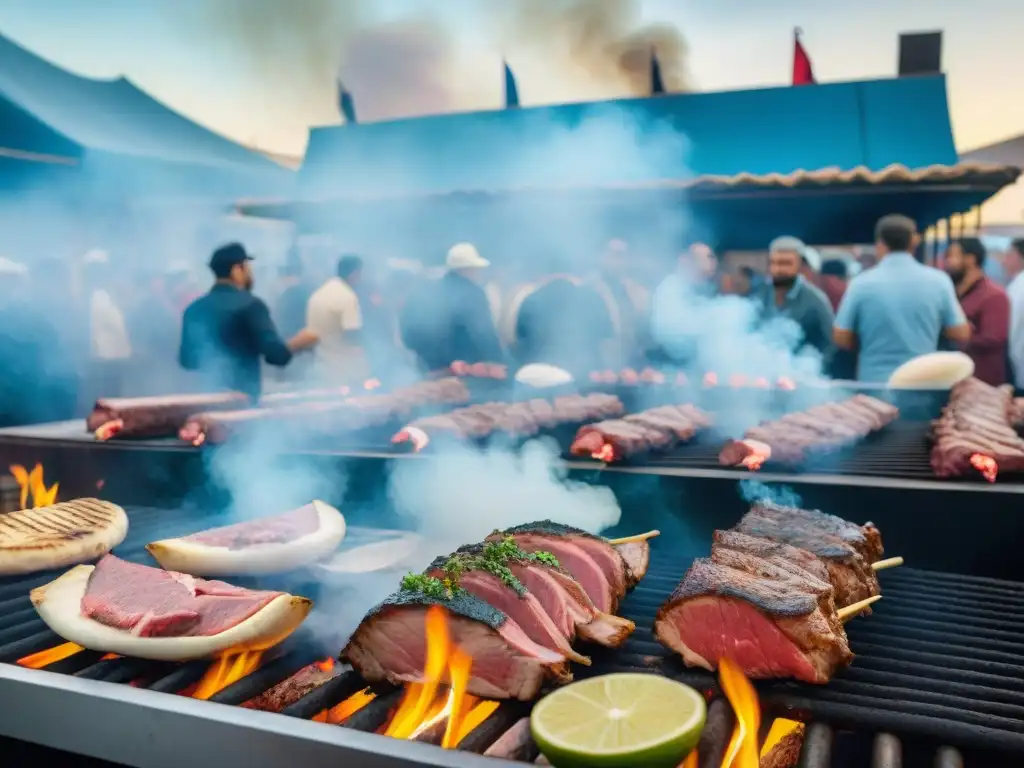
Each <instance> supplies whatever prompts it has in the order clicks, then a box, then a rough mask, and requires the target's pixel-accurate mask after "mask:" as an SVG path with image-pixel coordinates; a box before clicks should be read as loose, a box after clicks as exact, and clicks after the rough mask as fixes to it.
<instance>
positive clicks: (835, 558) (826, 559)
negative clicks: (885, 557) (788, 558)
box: [736, 506, 880, 607]
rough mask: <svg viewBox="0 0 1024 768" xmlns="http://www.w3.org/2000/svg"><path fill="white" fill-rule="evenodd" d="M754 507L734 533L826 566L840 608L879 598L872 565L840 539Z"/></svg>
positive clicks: (799, 522) (788, 517) (878, 589)
mask: <svg viewBox="0 0 1024 768" xmlns="http://www.w3.org/2000/svg"><path fill="white" fill-rule="evenodd" d="M766 509H767V508H765V507H763V506H762V507H755V508H754V509H752V510H751V511H750V512H748V513H747V514H746V515H744V516H743V519H742V520H740V522H739V524H738V525H737V526H736V530H737V531H738V532H740V533H745V534H747V535H749V536H759V537H761V538H765V539H771V540H773V541H779V542H782V543H785V544H789V545H791V546H793V547H799V548H800V549H805V550H807V551H808V552H811V553H813V554H814V555H817V556H818V557H819V558H820V559H821V561H822V562H823V563H824V564H825V567H826V569H827V570H828V574H829V581H830V582H831V583H832V587H833V589H835V600H836V604H837V605H838V606H840V607H843V606H847V605H851V604H852V603H855V602H857V601H859V600H864V599H866V598H868V597H872V596H874V595H877V594H880V588H879V586H878V576H877V574H876V573H875V572H874V571H873V570H872V568H871V564H870V563H869V562H868V561H867V560H865V559H864V558H863V557H862V556H861V554H860V553H859V552H858V551H857V549H856V548H855V547H853V546H852V545H851V544H850V543H848V542H846V541H844V540H843V538H842V537H841V536H838V535H836V534H835V533H832V532H829V531H827V530H822V529H820V528H817V527H815V526H814V525H811V524H808V522H807V521H806V520H801V519H800V518H798V517H790V516H786V515H779V514H775V513H774V511H768V513H767V514H762V512H763V511H765V510H766Z"/></svg>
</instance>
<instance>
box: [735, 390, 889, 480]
mask: <svg viewBox="0 0 1024 768" xmlns="http://www.w3.org/2000/svg"><path fill="white" fill-rule="evenodd" d="M898 417H899V410H898V409H897V408H896V407H895V406H892V405H889V404H888V403H885V402H882V401H881V400H878V399H876V398H873V397H869V396H867V395H854V396H853V397H851V398H849V399H848V400H844V401H842V402H839V403H825V404H823V405H816V406H814V407H813V408H809V409H807V410H806V411H801V412H797V413H790V414H787V415H786V416H783V417H781V418H780V419H777V420H775V421H770V422H765V423H763V424H759V425H758V426H756V427H751V428H750V429H748V430H747V431H746V432H745V433H744V435H743V438H742V439H739V440H730V441H729V442H727V443H726V444H725V446H723V448H722V451H721V453H720V454H719V456H718V461H719V463H720V464H722V465H724V466H730V467H735V466H745V467H747V468H748V469H759V468H760V467H761V465H762V464H764V462H766V461H767V460H769V459H775V460H777V461H782V462H785V463H788V464H798V463H800V462H803V461H804V460H806V458H807V456H808V454H810V453H816V452H821V451H831V450H836V449H838V448H841V447H842V446H844V445H848V444H850V443H852V442H856V441H857V440H860V439H862V438H864V437H867V436H868V435H869V434H871V433H872V432H877V431H878V430H880V429H882V428H884V427H886V426H888V425H889V424H890V423H892V422H893V421H895V420H896V419H897V418H898Z"/></svg>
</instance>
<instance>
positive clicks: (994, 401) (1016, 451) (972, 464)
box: [931, 378, 1024, 480]
mask: <svg viewBox="0 0 1024 768" xmlns="http://www.w3.org/2000/svg"><path fill="white" fill-rule="evenodd" d="M1014 405H1015V401H1014V400H1013V392H1012V389H1011V388H1009V387H993V386H991V385H989V384H986V383H984V382H983V381H980V380H978V379H975V378H970V379H966V380H965V381H961V382H960V383H958V384H956V385H955V386H954V387H953V389H952V390H951V391H950V393H949V403H948V405H947V406H946V407H945V408H944V409H943V412H942V415H941V416H940V417H939V418H938V419H936V420H935V421H934V422H933V423H932V438H933V440H934V444H933V446H932V451H931V464H932V469H934V470H935V474H936V475H937V476H939V477H956V476H961V475H974V474H977V473H979V472H980V473H982V474H983V475H984V476H985V477H986V478H987V479H989V480H995V477H996V473H997V472H998V471H1004V472H1021V471H1024V440H1022V439H1021V437H1020V436H1019V435H1018V434H1017V431H1016V430H1015V429H1014V413H1015V411H1014ZM992 462H994V465H993V464H992Z"/></svg>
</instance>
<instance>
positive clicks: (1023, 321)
mask: <svg viewBox="0 0 1024 768" xmlns="http://www.w3.org/2000/svg"><path fill="white" fill-rule="evenodd" d="M1003 272H1004V273H1005V274H1006V279H1007V280H1008V281H1009V282H1008V283H1007V285H1006V294H1007V295H1008V296H1009V297H1010V346H1009V352H1010V376H1011V377H1012V379H1013V382H1014V384H1016V385H1017V386H1018V387H1024V238H1018V239H1016V240H1014V241H1013V242H1012V243H1010V247H1009V248H1007V249H1006V253H1004V254H1003Z"/></svg>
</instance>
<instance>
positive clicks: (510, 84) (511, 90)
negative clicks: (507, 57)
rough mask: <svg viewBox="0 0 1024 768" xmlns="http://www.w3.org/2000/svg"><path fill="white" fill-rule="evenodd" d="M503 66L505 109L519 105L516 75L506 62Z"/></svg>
mask: <svg viewBox="0 0 1024 768" xmlns="http://www.w3.org/2000/svg"><path fill="white" fill-rule="evenodd" d="M503 63H504V66H505V109H512V108H514V107H518V106H519V88H518V86H516V76H515V74H514V73H513V72H512V67H510V66H509V65H508V62H503Z"/></svg>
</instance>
